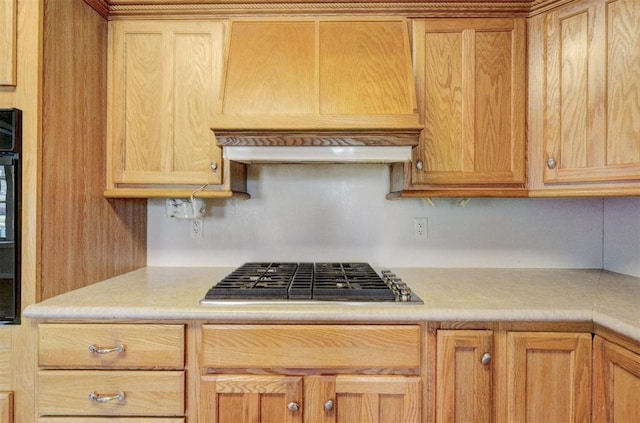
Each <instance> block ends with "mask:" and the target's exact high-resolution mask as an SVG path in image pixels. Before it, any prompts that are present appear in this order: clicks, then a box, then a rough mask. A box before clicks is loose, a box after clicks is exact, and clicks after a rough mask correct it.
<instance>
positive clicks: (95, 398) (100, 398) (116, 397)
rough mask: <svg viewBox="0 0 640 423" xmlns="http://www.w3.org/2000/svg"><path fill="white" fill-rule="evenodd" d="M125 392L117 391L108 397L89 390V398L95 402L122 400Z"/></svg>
mask: <svg viewBox="0 0 640 423" xmlns="http://www.w3.org/2000/svg"><path fill="white" fill-rule="evenodd" d="M125 397H126V396H125V394H124V392H118V393H117V394H115V395H112V396H110V397H103V396H101V395H100V394H98V393H97V392H91V393H90V394H89V399H90V400H91V401H93V402H97V403H100V404H102V403H105V402H109V401H116V400H117V401H124V399H125Z"/></svg>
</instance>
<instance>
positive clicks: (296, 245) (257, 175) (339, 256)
mask: <svg viewBox="0 0 640 423" xmlns="http://www.w3.org/2000/svg"><path fill="white" fill-rule="evenodd" d="M388 179H389V172H388V168H387V167H386V166H385V165H375V164H373V165H253V166H250V168H249V193H250V194H251V195H252V198H251V199H250V200H235V199H232V200H226V201H224V200H208V201H207V203H206V205H207V216H206V217H205V220H204V232H203V238H202V239H192V238H191V236H190V231H189V228H190V222H189V221H182V220H176V219H174V218H168V217H166V214H165V202H164V201H163V200H150V201H149V206H148V234H147V236H148V255H147V264H148V265H150V266H180V265H184V266H236V265H239V264H242V263H244V262H246V261H256V260H260V261H261V260H267V261H284V260H289V261H292V260H293V261H304V260H307V261H331V260H336V261H354V260H360V261H367V262H369V263H371V264H373V265H374V266H380V267H385V266H388V267H400V266H406V267H416V266H428V267H434V266H441V267H456V266H460V267H553V268H602V266H603V252H602V245H603V200H602V199H601V198H591V199H471V200H470V201H469V203H468V204H467V205H466V207H458V205H457V200H455V199H434V200H433V202H434V206H433V207H431V206H429V205H428V204H427V203H425V202H423V201H422V200H418V199H411V200H399V201H389V200H386V199H385V194H386V193H387V189H388V186H389V182H388ZM416 217H426V218H427V220H428V237H427V239H416V238H415V236H414V222H413V221H414V218H416ZM636 257H637V255H636Z"/></svg>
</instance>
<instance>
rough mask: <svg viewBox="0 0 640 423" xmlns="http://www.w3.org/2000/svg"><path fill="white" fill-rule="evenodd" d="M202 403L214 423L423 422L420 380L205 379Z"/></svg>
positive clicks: (206, 417) (341, 377) (342, 377)
mask: <svg viewBox="0 0 640 423" xmlns="http://www.w3.org/2000/svg"><path fill="white" fill-rule="evenodd" d="M200 392H201V396H200V404H201V415H202V417H203V421H206V422H211V423H257V422H260V423H274V422H278V423H302V422H306V423H397V422H403V423H419V422H420V421H421V420H420V418H421V417H420V416H421V413H420V395H421V382H420V378H419V377H417V376H415V377H411V376H394V375H385V376H365V375H331V376H324V375H323V376H284V375H206V376H203V377H202V380H201V387H200Z"/></svg>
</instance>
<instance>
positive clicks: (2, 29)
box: [0, 0, 18, 86]
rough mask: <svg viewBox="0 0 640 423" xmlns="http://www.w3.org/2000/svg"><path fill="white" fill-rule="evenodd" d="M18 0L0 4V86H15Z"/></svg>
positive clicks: (5, 1) (8, 0) (7, 0)
mask: <svg viewBox="0 0 640 423" xmlns="http://www.w3.org/2000/svg"><path fill="white" fill-rule="evenodd" d="M17 4H18V0H2V1H1V2H0V51H1V52H2V54H0V86H2V85H9V86H15V85H16V52H17V50H16V40H17V38H18V33H17V21H16V18H17V15H16V13H17V12H16V11H17Z"/></svg>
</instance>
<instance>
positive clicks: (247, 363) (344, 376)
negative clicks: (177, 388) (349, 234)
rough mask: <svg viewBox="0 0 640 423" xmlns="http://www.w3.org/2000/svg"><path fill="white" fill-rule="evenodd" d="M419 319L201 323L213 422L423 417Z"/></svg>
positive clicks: (204, 392) (375, 422)
mask: <svg viewBox="0 0 640 423" xmlns="http://www.w3.org/2000/svg"><path fill="white" fill-rule="evenodd" d="M421 333H422V331H421V327H420V326H419V325H356V324H351V325H213V324H205V325H203V326H202V351H201V356H200V365H201V372H202V375H201V379H200V388H199V389H200V399H199V402H200V405H199V408H200V414H199V415H200V419H201V421H203V422H207V423H399V422H402V423H421V422H422V382H421V377H420V369H421Z"/></svg>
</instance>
